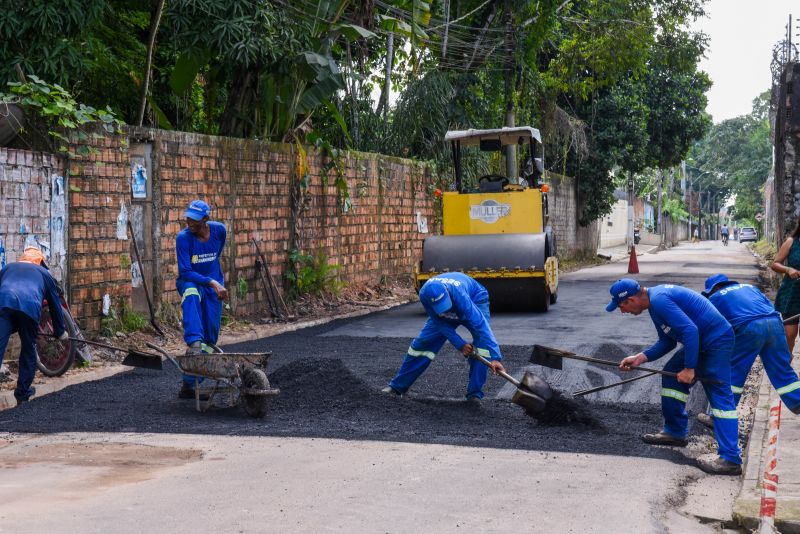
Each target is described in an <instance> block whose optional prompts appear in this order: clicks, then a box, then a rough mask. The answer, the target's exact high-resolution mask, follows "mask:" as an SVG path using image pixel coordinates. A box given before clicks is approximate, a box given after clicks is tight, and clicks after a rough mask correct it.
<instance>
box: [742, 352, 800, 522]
mask: <svg viewBox="0 0 800 534" xmlns="http://www.w3.org/2000/svg"><path fill="white" fill-rule="evenodd" d="M793 367H794V368H795V369H798V368H800V358H797V357H795V359H794V364H793ZM772 392H773V388H772V385H771V384H770V383H769V379H767V377H766V375H765V374H764V373H763V371H762V376H761V388H760V389H759V394H758V404H757V406H756V414H755V421H754V422H753V429H752V431H751V433H750V441H749V444H748V446H747V451H746V454H745V460H744V461H745V471H744V477H743V480H742V487H741V490H740V491H739V496H738V497H737V498H736V501H735V502H734V505H733V518H734V520H735V521H736V522H737V523H739V524H740V525H741V526H743V527H745V528H748V529H757V528H758V522H759V510H760V507H761V479H762V478H763V476H764V458H765V457H766V452H767V417H768V415H769V404H770V393H772ZM773 394H774V393H773ZM775 526H776V528H777V529H778V530H779V531H780V532H781V533H783V534H793V533H800V417H798V416H796V415H794V414H793V413H792V412H790V411H789V410H787V409H786V407H785V406H784V408H783V410H782V411H781V428H780V434H779V435H778V506H777V509H776V511H775Z"/></svg>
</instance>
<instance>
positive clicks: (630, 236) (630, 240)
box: [625, 171, 635, 252]
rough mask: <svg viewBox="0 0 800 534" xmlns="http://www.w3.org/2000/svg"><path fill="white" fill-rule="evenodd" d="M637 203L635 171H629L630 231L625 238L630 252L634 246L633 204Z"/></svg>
mask: <svg viewBox="0 0 800 534" xmlns="http://www.w3.org/2000/svg"><path fill="white" fill-rule="evenodd" d="M634 201H635V197H634V194H633V171H628V231H627V234H626V237H625V241H626V243H625V244H626V245H628V251H629V252H630V250H631V247H632V246H634V240H633V203H634Z"/></svg>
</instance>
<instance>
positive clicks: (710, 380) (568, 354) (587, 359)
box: [560, 352, 722, 384]
mask: <svg viewBox="0 0 800 534" xmlns="http://www.w3.org/2000/svg"><path fill="white" fill-rule="evenodd" d="M560 355H561V356H562V357H564V358H571V359H573V360H581V361H584V362H590V363H599V364H600V365H610V366H612V367H619V362H613V361H611V360H601V359H600V358H590V357H589V356H579V355H577V354H572V353H571V352H561V354H560ZM631 371H648V372H651V373H658V374H660V375H664V376H671V377H672V378H678V373H673V372H671V371H663V370H661V369H653V368H652V367H642V366H641V365H639V366H637V367H631ZM698 380H699V381H703V382H708V383H710V384H722V382H721V381H719V380H716V379H714V378H702V377H695V381H698Z"/></svg>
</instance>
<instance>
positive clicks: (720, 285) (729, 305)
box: [698, 274, 800, 422]
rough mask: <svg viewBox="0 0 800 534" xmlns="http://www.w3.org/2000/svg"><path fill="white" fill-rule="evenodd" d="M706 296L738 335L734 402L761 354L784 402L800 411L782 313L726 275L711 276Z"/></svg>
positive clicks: (799, 389) (733, 360) (798, 384)
mask: <svg viewBox="0 0 800 534" xmlns="http://www.w3.org/2000/svg"><path fill="white" fill-rule="evenodd" d="M703 295H705V296H706V297H707V298H708V300H709V301H711V304H713V305H714V307H715V308H717V310H719V312H720V313H721V314H722V316H723V317H725V319H727V320H728V322H729V323H730V324H731V326H732V327H733V331H734V333H735V335H736V344H735V345H734V349H733V357H732V358H731V390H732V392H733V399H734V403H736V404H737V405H738V404H739V398H740V397H741V396H742V391H743V390H744V382H745V380H747V375H748V374H749V373H750V368H751V367H752V366H753V362H754V361H755V360H756V356H759V355H760V356H761V363H762V364H764V371H766V373H767V377H769V381H770V382H771V383H772V385H773V387H774V388H775V389H776V390H777V392H778V395H780V397H781V400H782V401H783V403H784V404H785V405H786V407H787V408H789V409H790V410H791V411H792V412H794V413H796V414H798V413H800V380H798V378H797V373H796V372H795V370H794V369H792V366H791V361H792V355H791V353H790V352H789V344H788V343H787V342H786V334H785V332H784V329H783V321H781V314H780V313H778V312H777V311H775V307H774V306H773V305H772V303H771V302H770V301H769V299H767V297H765V296H764V294H763V293H762V292H761V291H759V290H758V289H756V288H755V287H753V286H752V285H750V284H740V283H739V282H735V281H733V280H728V277H727V276H725V275H724V274H715V275H713V276H710V277H709V278H708V279H707V280H706V287H705V291H704V292H703ZM698 419H700V420H701V421H703V420H704V419H705V418H703V417H700V416H698ZM704 422H705V421H704Z"/></svg>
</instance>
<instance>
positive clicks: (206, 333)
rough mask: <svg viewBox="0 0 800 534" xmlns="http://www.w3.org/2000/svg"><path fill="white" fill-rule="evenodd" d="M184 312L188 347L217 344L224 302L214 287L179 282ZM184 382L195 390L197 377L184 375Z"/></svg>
mask: <svg viewBox="0 0 800 534" xmlns="http://www.w3.org/2000/svg"><path fill="white" fill-rule="evenodd" d="M178 292H179V293H180V294H181V310H182V312H183V319H182V322H183V339H184V341H185V342H186V345H191V344H192V343H194V342H195V341H199V342H200V343H212V344H216V343H217V339H218V338H219V328H220V321H221V320H222V302H220V300H219V298H217V292H216V291H214V288H213V287H207V286H198V285H195V284H192V283H190V282H180V281H179V282H178ZM183 381H184V383H185V384H187V385H188V386H189V387H191V388H194V384H195V377H193V376H188V375H183Z"/></svg>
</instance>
